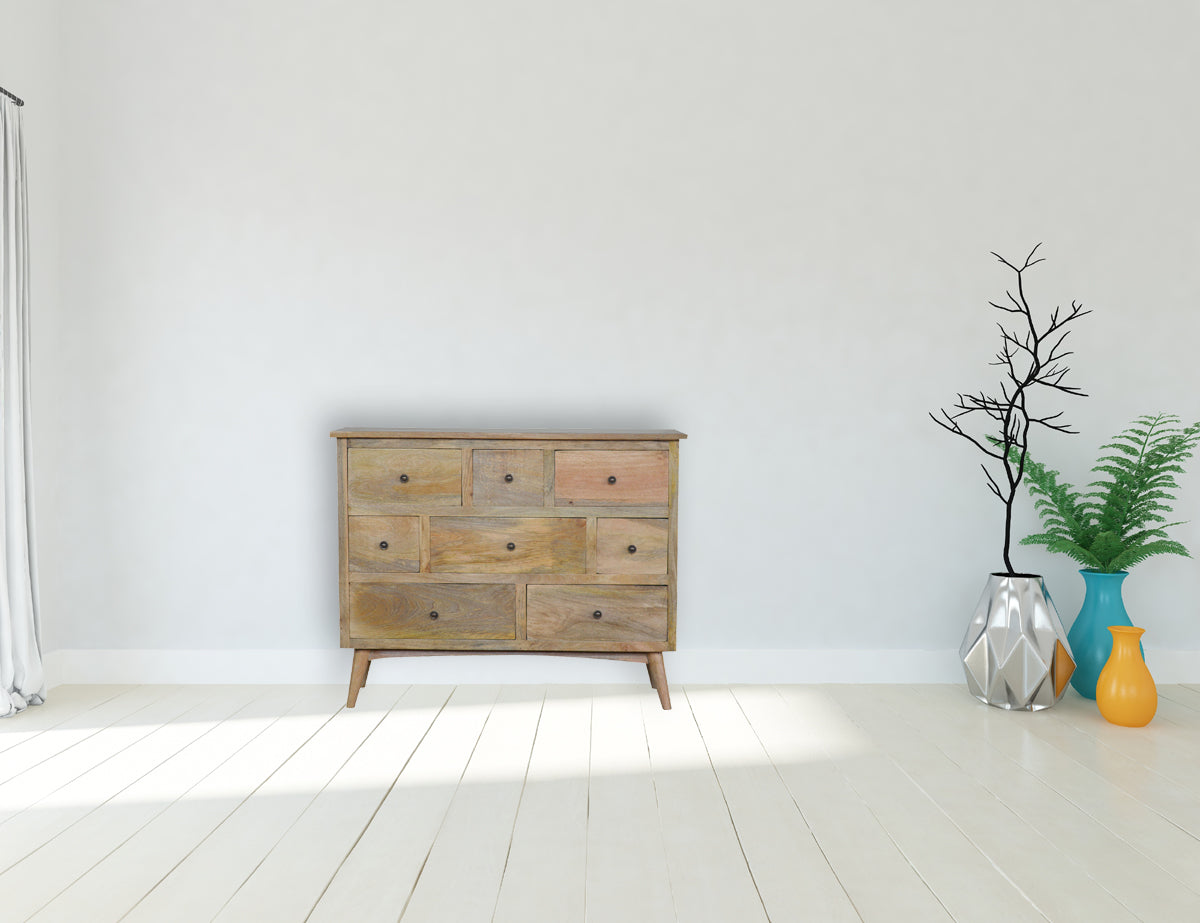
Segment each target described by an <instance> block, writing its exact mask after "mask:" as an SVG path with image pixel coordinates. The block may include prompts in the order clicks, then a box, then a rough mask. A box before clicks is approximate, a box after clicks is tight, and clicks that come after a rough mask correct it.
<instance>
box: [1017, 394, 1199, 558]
mask: <svg viewBox="0 0 1200 923" xmlns="http://www.w3.org/2000/svg"><path fill="white" fill-rule="evenodd" d="M1197 443H1200V422H1197V423H1193V424H1192V425H1191V426H1187V427H1183V426H1181V425H1180V420H1179V417H1177V416H1174V415H1172V414H1158V415H1157V416H1144V417H1138V418H1137V419H1136V420H1135V421H1134V422H1133V423H1131V424H1130V425H1129V426H1128V427H1126V428H1125V429H1124V430H1123V431H1122V432H1120V433H1118V434H1117V435H1116V436H1114V437H1113V441H1112V442H1110V443H1107V444H1106V445H1104V446H1102V447H1101V448H1102V449H1110V450H1111V453H1110V454H1108V455H1102V456H1100V458H1099V460H1098V461H1097V462H1096V465H1095V467H1093V468H1092V471H1093V473H1097V474H1101V475H1104V476H1103V477H1101V478H1100V479H1099V480H1095V481H1092V482H1091V483H1090V484H1089V485H1088V487H1091V488H1093V489H1092V490H1088V491H1086V492H1081V491H1078V490H1076V489H1075V488H1074V487H1072V486H1071V485H1070V484H1068V483H1066V482H1065V481H1060V480H1059V473H1058V472H1057V471H1054V470H1052V469H1050V468H1047V467H1046V466H1045V465H1043V464H1041V463H1039V462H1037V461H1035V460H1034V459H1032V458H1029V457H1026V459H1025V477H1026V479H1027V480H1026V483H1027V484H1028V487H1029V493H1030V495H1031V496H1032V497H1033V500H1034V507H1035V509H1036V510H1037V512H1038V515H1039V516H1040V517H1041V521H1042V528H1043V530H1044V531H1042V532H1039V533H1037V534H1036V535H1029V536H1026V537H1025V538H1023V539H1022V540H1021V544H1022V545H1045V546H1046V548H1047V549H1048V550H1050V551H1055V552H1059V553H1060V554H1065V555H1067V556H1068V557H1070V558H1072V559H1073V560H1075V561H1078V562H1079V563H1080V564H1082V565H1083V566H1084V567H1085V568H1089V569H1091V570H1096V571H1100V572H1101V573H1105V574H1112V573H1116V572H1118V571H1127V570H1129V569H1130V568H1131V567H1133V566H1134V565H1135V564H1140V563H1141V562H1142V561H1144V560H1146V559H1147V558H1150V557H1153V556H1154V555H1158V554H1179V555H1183V556H1184V557H1191V555H1190V554H1189V553H1188V550H1187V549H1186V548H1184V547H1183V545H1181V544H1180V543H1179V542H1176V541H1173V540H1171V539H1170V538H1168V537H1167V532H1166V530H1167V529H1169V528H1171V527H1172V526H1178V525H1182V523H1180V522H1167V517H1166V515H1164V514H1169V513H1170V512H1171V504H1172V503H1173V502H1174V500H1175V492H1176V491H1177V490H1178V489H1179V484H1178V483H1177V482H1176V480H1175V475H1177V474H1182V473H1183V470H1184V468H1183V462H1184V461H1186V460H1187V459H1188V458H1190V457H1191V456H1192V453H1193V451H1194V450H1195V448H1196V445H1197Z"/></svg>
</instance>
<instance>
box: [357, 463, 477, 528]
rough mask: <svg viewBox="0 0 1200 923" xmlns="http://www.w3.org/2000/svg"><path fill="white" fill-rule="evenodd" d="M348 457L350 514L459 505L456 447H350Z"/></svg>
mask: <svg viewBox="0 0 1200 923" xmlns="http://www.w3.org/2000/svg"><path fill="white" fill-rule="evenodd" d="M347 460H348V466H349V485H348V486H349V501H350V502H349V507H350V514H351V515H355V514H362V513H402V512H405V508H406V507H411V506H417V505H431V506H461V505H462V452H460V451H459V450H458V449H350V450H349V452H348V453H347Z"/></svg>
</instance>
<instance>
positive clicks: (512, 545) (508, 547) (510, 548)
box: [505, 542, 517, 551]
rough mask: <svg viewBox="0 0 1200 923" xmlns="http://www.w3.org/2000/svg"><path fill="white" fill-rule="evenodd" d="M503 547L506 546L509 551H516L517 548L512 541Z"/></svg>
mask: <svg viewBox="0 0 1200 923" xmlns="http://www.w3.org/2000/svg"><path fill="white" fill-rule="evenodd" d="M505 547H506V548H507V549H508V550H509V551H516V550H517V546H516V545H514V544H513V543H512V542H509V543H508V544H507V545H506V546H505Z"/></svg>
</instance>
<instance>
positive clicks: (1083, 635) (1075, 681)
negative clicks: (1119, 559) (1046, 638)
mask: <svg viewBox="0 0 1200 923" xmlns="http://www.w3.org/2000/svg"><path fill="white" fill-rule="evenodd" d="M1079 573H1080V574H1082V575H1083V585H1084V594H1083V607H1082V608H1081V609H1080V610H1079V615H1077V616H1076V617H1075V624H1073V625H1072V626H1071V630H1070V631H1069V632H1067V640H1068V641H1069V642H1070V643H1071V653H1072V654H1073V655H1074V657H1075V673H1074V674H1073V675H1072V676H1071V685H1072V686H1074V687H1075V691H1076V692H1078V693H1079V694H1080V695H1082V696H1084V697H1086V698H1089V699H1094V698H1096V681H1097V680H1098V679H1100V671H1101V670H1103V669H1104V665H1105V664H1106V663H1108V658H1109V656H1110V655H1111V654H1112V634H1111V633H1109V630H1108V626H1109V625H1126V626H1132V625H1133V622H1131V621H1130V620H1129V614H1128V613H1127V612H1126V611H1125V601H1124V600H1122V599H1121V583H1122V582H1123V581H1124V580H1125V578H1126V577H1128V576H1129V572H1128V571H1118V572H1117V573H1115V574H1102V573H1100V572H1099V571H1094V570H1081V571H1080V572H1079Z"/></svg>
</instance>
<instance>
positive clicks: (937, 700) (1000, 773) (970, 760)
mask: <svg viewBox="0 0 1200 923" xmlns="http://www.w3.org/2000/svg"><path fill="white" fill-rule="evenodd" d="M922 692H923V693H924V700H925V703H926V705H927V707H928V708H929V710H930V711H931V717H932V716H934V715H936V716H937V719H938V720H936V721H935V722H930V724H929V725H928V726H929V727H935V726H936V727H938V728H939V731H938V733H939V735H940V736H941V740H940V741H939V743H940V745H941V746H943V748H944V749H946V751H947V753H949V754H950V755H951V756H952V758H953V759H954V760H955V762H957V763H959V765H961V766H964V767H967V768H968V771H970V772H972V774H973V775H974V776H975V777H976V778H977V779H979V781H980V782H981V783H982V784H983V785H985V786H986V787H987V788H988V789H989V790H990V791H992V792H993V793H995V795H996V796H997V797H998V798H1000V799H1001V800H1002V801H1003V802H1004V803H1005V804H1006V805H1007V806H1008V807H1009V808H1010V809H1011V810H1013V811H1014V812H1016V813H1017V814H1018V815H1019V816H1021V817H1022V818H1024V819H1025V820H1026V822H1027V823H1029V824H1030V826H1032V827H1034V828H1035V829H1037V830H1039V831H1040V832H1041V833H1043V834H1044V835H1045V836H1046V837H1047V838H1048V839H1050V840H1051V841H1052V842H1055V843H1058V844H1060V846H1061V848H1063V849H1064V850H1065V851H1066V852H1067V854H1068V855H1070V856H1071V857H1072V859H1073V860H1074V861H1075V862H1077V863H1078V864H1079V865H1080V866H1081V867H1082V868H1083V869H1084V870H1085V871H1086V872H1087V873H1088V874H1089V875H1090V876H1091V877H1092V878H1093V879H1095V880H1096V881H1097V882H1099V883H1100V884H1101V886H1102V887H1104V888H1105V889H1106V890H1107V891H1109V893H1111V894H1112V895H1113V897H1115V898H1116V899H1117V900H1118V901H1120V902H1121V903H1122V904H1123V905H1125V906H1126V907H1127V908H1128V909H1129V910H1130V911H1132V912H1133V913H1134V914H1135V915H1136V916H1137V917H1138V918H1139V919H1141V920H1143V921H1146V923H1150V921H1163V923H1179V921H1181V920H1187V919H1194V918H1195V914H1196V913H1197V911H1198V910H1200V895H1197V894H1196V893H1195V892H1193V891H1191V890H1189V889H1188V888H1186V887H1185V886H1184V885H1183V884H1182V883H1180V882H1179V880H1178V879H1176V878H1174V877H1172V876H1171V875H1170V874H1169V873H1168V872H1166V871H1165V870H1164V869H1163V868H1162V867H1161V866H1159V865H1157V864H1155V863H1154V862H1153V861H1151V860H1150V859H1148V858H1147V857H1146V856H1144V855H1142V854H1141V853H1140V852H1138V850H1137V849H1135V848H1134V847H1133V846H1132V845H1131V844H1129V843H1128V842H1126V841H1124V840H1123V839H1122V838H1121V837H1120V836H1119V835H1118V834H1116V833H1114V832H1113V831H1111V830H1110V829H1108V828H1107V827H1106V826H1105V825H1104V824H1103V823H1101V821H1100V820H1097V819H1096V818H1094V817H1092V816H1091V815H1089V814H1088V813H1087V812H1086V811H1085V810H1083V809H1082V808H1080V807H1079V806H1078V805H1076V804H1074V803H1073V802H1072V801H1071V800H1070V799H1069V798H1068V797H1066V796H1065V795H1064V794H1063V793H1062V792H1061V791H1060V789H1062V788H1065V787H1068V783H1069V782H1070V781H1072V779H1073V777H1072V776H1071V775H1068V776H1066V777H1059V776H1046V777H1043V776H1040V775H1039V774H1038V768H1037V767H1038V765H1039V764H1038V756H1039V752H1038V748H1037V747H1036V746H1033V745H1031V738H1032V735H1029V734H1028V732H1026V731H1024V730H1023V729H1022V727H1021V722H1022V720H1038V719H1039V718H1040V716H1039V715H1037V714H1036V713H1021V712H1017V713H1012V712H1004V711H1002V710H1000V709H991V708H987V706H984V705H980V706H979V708H977V709H975V710H974V714H972V713H971V712H968V711H966V710H964V709H963V707H962V705H963V704H964V703H963V702H962V695H963V693H962V692H961V691H960V690H958V689H952V688H949V687H945V688H942V687H922ZM1014 718H1015V719H1016V720H1015V721H1014V720H1013V719H1014ZM968 727H970V728H972V729H976V733H979V731H978V730H977V729H980V728H981V729H982V736H983V739H984V741H986V743H987V746H986V747H980V746H979V745H978V743H976V742H974V741H968V740H967V738H965V737H962V736H961V735H960V736H958V738H957V739H953V735H954V729H955V728H962V729H966V728H968ZM1122 730H1128V729H1122ZM997 755H998V757H999V758H997Z"/></svg>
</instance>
